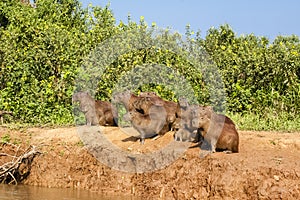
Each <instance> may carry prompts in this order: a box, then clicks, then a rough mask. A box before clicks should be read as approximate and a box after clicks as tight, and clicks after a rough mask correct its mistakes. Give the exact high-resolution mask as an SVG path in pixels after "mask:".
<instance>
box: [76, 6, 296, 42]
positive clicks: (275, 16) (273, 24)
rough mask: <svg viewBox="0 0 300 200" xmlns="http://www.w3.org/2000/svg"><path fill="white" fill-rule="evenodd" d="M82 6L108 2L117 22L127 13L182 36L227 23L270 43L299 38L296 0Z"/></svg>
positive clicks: (241, 32) (203, 33)
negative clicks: (280, 38)
mask: <svg viewBox="0 0 300 200" xmlns="http://www.w3.org/2000/svg"><path fill="white" fill-rule="evenodd" d="M80 1H81V2H82V4H83V6H84V7H86V6H87V5H88V4H89V3H92V5H98V6H105V5H106V4H107V3H108V2H110V8H111V9H112V11H113V13H114V17H115V18H116V20H117V23H118V22H119V21H120V20H122V21H123V22H127V16H128V14H130V16H131V19H132V20H133V21H136V22H138V21H139V19H140V16H144V17H145V21H146V22H147V23H148V24H151V23H152V22H155V23H156V24H157V25H158V26H159V27H162V28H166V27H170V28H172V29H173V30H175V31H178V32H180V33H182V34H184V33H185V26H186V25H187V24H190V26H191V29H192V30H195V31H197V30H200V31H201V35H202V36H205V34H206V32H207V30H208V29H209V28H210V27H219V26H220V25H222V24H225V23H228V24H229V25H230V26H231V27H232V29H233V30H234V32H236V33H237V34H238V35H241V34H250V33H254V34H255V35H256V36H266V37H268V38H270V39H271V40H272V39H274V38H275V37H276V36H277V35H291V34H296V35H298V36H299V35H300V11H299V9H300V1H299V0H285V1H282V0H248V1H246V0H205V1H203V0H139V1H138V0H110V1H108V0H80Z"/></svg>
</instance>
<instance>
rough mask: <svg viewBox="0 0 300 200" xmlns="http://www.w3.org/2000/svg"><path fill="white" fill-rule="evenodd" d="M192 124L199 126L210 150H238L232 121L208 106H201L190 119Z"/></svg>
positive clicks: (237, 138)
mask: <svg viewBox="0 0 300 200" xmlns="http://www.w3.org/2000/svg"><path fill="white" fill-rule="evenodd" d="M192 125H193V126H194V127H196V128H201V129H202V131H201V134H202V136H203V137H204V139H205V140H206V141H207V142H208V143H209V144H210V146H211V151H212V152H215V151H216V150H218V151H220V150H227V151H231V152H233V153H236V152H238V151H239V135H238V132H237V130H236V127H235V124H234V123H233V121H232V120H231V119H230V118H228V117H227V116H225V115H221V114H217V113H215V112H214V111H213V110H212V109H211V108H210V107H202V108H201V111H200V112H199V113H197V117H195V118H194V119H193V121H192Z"/></svg>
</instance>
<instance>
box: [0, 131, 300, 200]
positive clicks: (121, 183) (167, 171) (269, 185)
mask: <svg viewBox="0 0 300 200" xmlns="http://www.w3.org/2000/svg"><path fill="white" fill-rule="evenodd" d="M77 130H78V129H77V128H76V127H72V128H56V129H42V128H31V129H27V130H22V131H20V130H19V131H16V130H10V129H6V128H4V127H0V137H3V136H4V135H5V134H9V135H10V137H11V141H15V142H17V143H20V142H21V143H22V144H23V145H24V146H26V145H29V144H32V145H42V146H41V147H40V149H41V151H42V152H43V154H42V155H39V156H37V157H36V158H35V159H34V162H33V166H32V169H31V173H30V175H29V176H28V178H27V179H26V180H25V181H24V184H28V185H37V186H44V187H63V188H80V189H87V190H91V191H97V192H103V193H107V194H110V193H113V194H117V193H119V194H128V195H133V196H138V197H141V196H142V197H143V198H144V199H145V198H146V199H159V198H161V199H226V198H227V199H232V198H234V199H246V198H247V199H280V198H282V199H300V133H276V132H250V131H240V132H239V133H240V153H237V154H224V153H215V154H212V155H209V156H206V157H205V158H200V156H199V154H200V149H199V148H198V147H197V148H189V149H188V150H187V151H186V152H185V153H184V154H183V155H182V156H180V157H179V158H178V159H177V160H176V161H175V162H173V163H172V164H171V165H169V166H168V167H166V168H164V169H161V170H157V171H154V172H147V173H126V172H120V171H116V170H112V169H111V168H110V167H107V166H105V165H104V164H102V163H101V162H99V161H98V160H97V159H96V158H95V157H94V156H93V155H91V154H90V153H89V152H88V151H87V148H86V147H85V146H84V145H83V143H82V142H81V140H80V138H79V137H78V134H77ZM104 134H105V136H106V137H107V138H108V139H109V140H110V141H111V142H112V143H114V144H116V145H117V146H119V147H120V148H121V149H123V150H124V151H129V152H132V153H140V154H143V153H147V152H148V153H149V152H152V151H154V150H157V149H160V148H161V147H163V146H164V145H166V144H168V143H169V142H170V141H171V140H172V133H168V134H166V135H165V136H163V137H161V138H158V139H157V140H151V139H148V140H146V142H145V145H143V146H141V145H140V144H139V142H138V141H135V140H134V139H133V138H131V137H129V136H128V135H126V134H124V132H122V131H120V130H119V128H113V127H108V128H104ZM190 145H191V146H193V145H194V144H193V143H191V144H190ZM1 151H4V148H1Z"/></svg>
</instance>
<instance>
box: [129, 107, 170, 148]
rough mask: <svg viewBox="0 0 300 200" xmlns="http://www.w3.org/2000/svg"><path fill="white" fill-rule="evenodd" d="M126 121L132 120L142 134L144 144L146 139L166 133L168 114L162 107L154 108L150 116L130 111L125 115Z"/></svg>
mask: <svg viewBox="0 0 300 200" xmlns="http://www.w3.org/2000/svg"><path fill="white" fill-rule="evenodd" d="M125 119H126V120H130V121H131V123H132V126H133V127H134V128H135V129H136V130H137V131H138V132H139V133H140V138H141V143H142V144H144V141H145V138H149V137H153V136H155V135H157V134H161V133H162V132H165V130H164V129H165V120H166V113H164V112H163V107H162V106H155V105H154V106H152V107H151V109H150V112H149V114H142V113H139V112H137V111H134V110H132V111H129V112H128V113H127V114H126V115H125Z"/></svg>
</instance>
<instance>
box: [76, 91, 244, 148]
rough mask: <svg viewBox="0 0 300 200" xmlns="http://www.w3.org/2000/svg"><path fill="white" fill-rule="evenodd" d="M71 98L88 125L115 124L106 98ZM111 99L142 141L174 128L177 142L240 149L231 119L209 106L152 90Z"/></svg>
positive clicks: (82, 94)
mask: <svg viewBox="0 0 300 200" xmlns="http://www.w3.org/2000/svg"><path fill="white" fill-rule="evenodd" d="M72 100H73V101H74V102H79V107H80V110H81V111H82V112H83V113H84V115H85V118H86V124H87V125H110V126H115V125H117V116H118V113H117V111H116V110H114V109H113V106H112V104H111V103H110V102H108V101H100V100H94V99H93V98H92V97H91V96H90V95H89V94H88V93H87V92H77V93H75V94H74V95H73V98H72ZM113 101H114V103H117V104H123V105H124V107H125V109H126V111H127V113H126V114H125V115H124V119H125V120H127V121H130V123H131V124H132V126H133V128H135V129H136V130H137V131H138V132H139V134H140V136H139V137H140V141H141V143H142V144H144V142H145V139H146V138H150V137H153V136H155V135H164V134H165V133H167V132H168V131H174V139H175V140H176V141H180V142H201V143H202V142H204V141H205V142H206V144H207V143H208V144H209V146H210V150H211V151H212V152H215V151H227V152H233V153H235V152H238V151H239V135H238V132H237V130H236V126H235V124H234V122H233V121H232V120H231V119H230V118H229V117H227V116H225V115H222V114H218V113H216V112H214V110H213V108H212V107H211V106H200V105H195V104H193V105H190V104H189V102H188V101H187V99H185V98H179V100H178V102H177V103H175V102H173V101H167V100H164V99H162V98H161V97H159V96H158V95H157V94H156V93H155V92H141V93H140V94H139V95H135V94H134V93H132V92H131V91H124V92H119V93H116V94H114V95H113Z"/></svg>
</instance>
